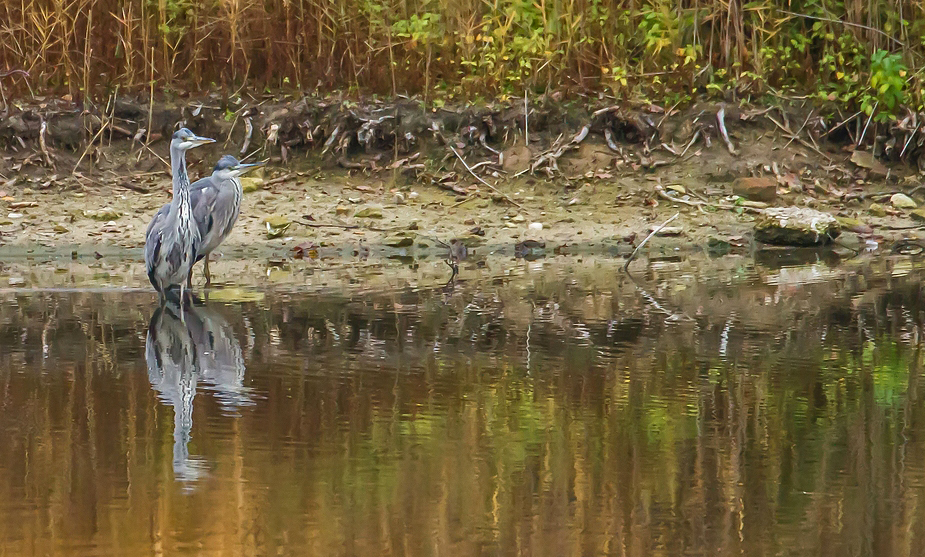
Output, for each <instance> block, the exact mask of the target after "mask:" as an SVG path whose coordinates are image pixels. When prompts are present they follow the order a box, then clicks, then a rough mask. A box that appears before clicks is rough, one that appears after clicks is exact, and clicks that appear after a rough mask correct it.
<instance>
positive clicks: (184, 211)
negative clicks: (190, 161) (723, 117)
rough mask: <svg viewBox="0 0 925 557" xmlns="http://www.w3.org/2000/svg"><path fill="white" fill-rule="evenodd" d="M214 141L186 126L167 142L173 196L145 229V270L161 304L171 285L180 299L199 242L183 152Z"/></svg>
mask: <svg viewBox="0 0 925 557" xmlns="http://www.w3.org/2000/svg"><path fill="white" fill-rule="evenodd" d="M214 142H215V140H214V139H210V138H208V137H199V136H197V135H196V134H194V133H193V132H191V131H190V130H188V129H186V128H181V129H179V130H177V131H176V132H174V134H173V138H172V139H171V141H170V169H171V173H172V175H173V199H172V200H171V202H170V203H169V204H168V205H167V207H166V209H167V210H166V211H164V213H163V214H161V212H158V214H157V215H155V216H154V218H153V219H152V220H151V223H150V224H149V225H148V229H147V231H146V232H145V269H146V270H147V272H148V279H149V280H150V281H151V285H152V286H154V289H155V290H157V292H158V294H159V297H160V301H161V303H162V304H163V303H164V302H165V301H166V297H167V292H168V291H169V290H170V289H171V288H173V287H175V286H179V287H180V299H181V300H182V299H183V289H184V286H185V284H186V282H187V281H188V280H189V274H190V270H191V269H192V267H193V264H194V263H195V262H196V255H197V252H198V250H199V244H200V242H201V237H200V234H199V227H198V226H197V225H196V221H195V220H194V218H193V209H192V205H191V204H190V182H189V176H187V174H186V151H188V150H189V149H192V148H193V147H198V146H199V145H205V144H207V143H214ZM162 210H163V209H162Z"/></svg>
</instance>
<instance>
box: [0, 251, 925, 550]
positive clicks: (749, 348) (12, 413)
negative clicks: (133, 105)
mask: <svg viewBox="0 0 925 557" xmlns="http://www.w3.org/2000/svg"><path fill="white" fill-rule="evenodd" d="M620 264H621V262H620V261H610V260H606V259H603V260H598V259H591V258H586V259H585V260H580V259H577V258H553V259H550V260H546V261H537V262H523V261H513V260H512V261H510V262H505V263H504V265H502V266H501V267H500V268H499V267H495V268H492V269H491V270H490V271H484V270H483V271H480V272H477V271H474V270H473V269H472V268H469V269H463V271H462V276H463V278H464V279H466V277H468V279H467V280H464V281H463V282H462V283H460V284H458V285H457V286H456V287H455V288H443V287H440V286H438V283H436V282H433V286H428V285H427V284H425V283H427V281H426V280H422V281H420V283H419V284H417V286H415V287H401V288H391V289H390V288H379V287H377V288H371V287H366V286H364V285H365V283H364V281H363V280H357V281H354V286H353V287H350V286H344V287H342V288H336V287H329V288H323V289H321V288H308V287H306V286H305V285H304V284H296V283H291V284H289V285H288V286H285V287H261V288H255V289H249V290H243V291H238V290H235V291H233V292H234V295H228V294H227V292H228V290H226V291H225V292H226V295H221V294H222V291H217V292H216V293H215V294H216V295H214V296H213V297H212V299H211V300H210V301H208V302H206V303H205V304H204V305H201V306H195V307H193V308H188V309H187V310H185V311H184V312H183V319H182V320H181V319H180V318H179V317H180V316H179V312H178V310H176V309H175V308H174V309H170V308H168V310H166V311H160V312H158V311H156V310H155V305H154V298H153V296H152V294H151V293H149V292H148V291H147V290H145V289H144V288H134V289H131V288H130V289H128V290H126V291H120V290H113V289H108V288H98V289H96V290H83V289H81V288H79V286H80V285H77V286H78V287H77V288H74V289H67V290H65V289H63V288H60V286H61V285H63V284H66V283H68V281H67V280H65V278H64V277H62V280H61V283H60V284H58V285H55V284H52V285H50V286H53V287H54V288H51V289H43V288H39V287H37V286H35V285H31V284H28V283H27V284H26V285H24V286H22V287H20V288H7V289H5V290H0V439H2V441H0V555H35V554H39V555H51V554H55V555H81V556H84V555H148V554H167V555H175V554H198V555H267V554H286V555H345V556H347V555H350V556H354V555H356V556H366V555H376V556H380V555H409V556H411V555H413V556H427V555H440V556H446V555H449V556H456V555H458V556H473V555H549V556H568V555H576V556H586V555H704V556H725V555H749V556H754V555H814V556H815V555H832V556H844V555H922V554H925V508H923V504H922V503H923V501H925V408H923V404H922V400H921V398H922V397H921V390H922V388H923V386H922V373H923V372H922V354H921V350H920V339H921V329H922V324H923V316H925V296H923V289H922V286H921V281H922V278H923V275H922V273H921V272H920V270H919V268H918V266H917V264H916V263H914V262H909V261H907V260H906V261H897V260H884V261H877V262H870V263H867V264H863V265H855V266H848V265H847V264H842V265H840V266H829V265H826V264H822V263H820V264H815V265H806V266H797V267H784V268H774V267H773V266H762V265H756V264H755V263H753V262H751V261H750V260H745V259H732V260H730V259H728V258H726V259H723V260H719V261H715V262H710V261H706V260H703V261H687V260H684V261H678V262H662V263H653V264H651V265H650V266H648V267H647V268H646V269H644V270H643V269H642V266H641V265H640V269H639V272H638V274H637V281H638V284H636V283H634V282H632V281H631V280H629V279H628V277H627V276H626V275H623V274H621V273H619V272H618V269H619V266H620ZM384 273H385V274H388V269H386V270H385V272H384ZM133 280H134V279H133ZM104 282H105V281H104ZM129 282H131V281H129ZM135 283H136V284H135V285H136V286H142V283H141V282H140V279H139V280H135ZM70 286H74V285H70Z"/></svg>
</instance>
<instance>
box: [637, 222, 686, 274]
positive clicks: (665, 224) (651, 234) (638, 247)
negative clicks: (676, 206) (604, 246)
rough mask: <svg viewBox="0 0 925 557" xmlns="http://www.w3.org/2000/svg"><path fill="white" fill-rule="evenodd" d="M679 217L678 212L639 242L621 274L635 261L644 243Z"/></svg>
mask: <svg viewBox="0 0 925 557" xmlns="http://www.w3.org/2000/svg"><path fill="white" fill-rule="evenodd" d="M680 216H681V213H680V212H679V213H675V214H674V216H673V217H671V218H670V219H668V220H666V221H665V222H663V223H662V224H661V225H659V226H658V228H656V229H655V230H653V231H652V232H650V233H649V235H648V236H646V239H645V240H643V241H641V242H639V245H638V246H636V249H634V250H633V253H631V254H630V256H629V259H627V260H626V264H625V265H623V272H626V271H627V270H628V269H629V267H630V263H632V262H633V259H636V254H638V253H639V250H640V249H642V246H644V245H646V243H647V242H648V241H649V240H651V239H652V237H653V236H655V235H656V234H658V233H659V232H660V231H661V230H662V229H663V228H665V227H666V226H668V224H669V223H671V222H672V221H674V219H676V218H678V217H680Z"/></svg>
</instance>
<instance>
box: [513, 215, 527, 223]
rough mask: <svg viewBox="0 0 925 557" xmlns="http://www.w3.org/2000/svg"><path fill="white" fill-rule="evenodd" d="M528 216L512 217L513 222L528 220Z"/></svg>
mask: <svg viewBox="0 0 925 557" xmlns="http://www.w3.org/2000/svg"><path fill="white" fill-rule="evenodd" d="M526 220H527V218H526V217H524V216H523V215H517V216H515V217H514V218H512V219H511V222H526Z"/></svg>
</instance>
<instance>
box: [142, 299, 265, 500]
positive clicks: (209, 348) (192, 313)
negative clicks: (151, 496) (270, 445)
mask: <svg viewBox="0 0 925 557" xmlns="http://www.w3.org/2000/svg"><path fill="white" fill-rule="evenodd" d="M185 311H186V314H187V315H186V318H185V319H183V318H178V317H177V314H178V313H180V314H181V315H182V314H183V310H182V309H181V306H177V305H176V304H174V303H173V302H167V303H166V304H164V305H162V306H160V307H158V308H157V309H156V310H155V311H154V315H153V316H152V317H151V322H150V323H149V325H148V334H147V336H146V338H145V361H146V363H147V366H148V380H149V381H150V382H151V388H152V389H154V390H155V391H156V392H157V395H158V399H159V400H160V401H161V402H162V403H163V404H165V405H168V406H171V407H172V408H173V411H174V422H173V427H174V429H173V472H174V478H175V479H176V480H178V481H182V482H184V483H185V484H186V486H187V487H188V488H194V487H195V482H196V480H198V479H199V478H201V477H202V476H203V475H204V474H205V470H206V466H205V462H204V461H203V459H202V458H199V457H196V456H193V455H190V451H189V442H190V437H191V434H192V429H193V405H194V402H195V400H196V394H197V391H198V390H199V389H200V388H204V389H205V390H209V391H212V392H213V394H214V396H215V397H216V398H217V399H218V401H219V403H220V404H221V406H222V408H223V409H224V410H225V411H226V412H228V413H229V414H234V413H237V412H238V411H239V410H240V408H241V407H243V406H248V405H251V404H253V399H252V398H251V392H250V389H249V388H248V387H247V386H246V385H245V384H244V379H245V371H246V370H245V362H244V356H243V354H242V352H241V345H240V344H239V343H238V340H237V338H236V336H235V333H234V330H233V329H232V327H231V325H230V324H229V323H228V321H226V320H225V318H224V317H223V316H222V315H221V314H220V313H219V312H217V311H213V310H211V309H209V308H208V307H207V306H199V305H196V304H191V305H189V306H188V307H186V310H185Z"/></svg>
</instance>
